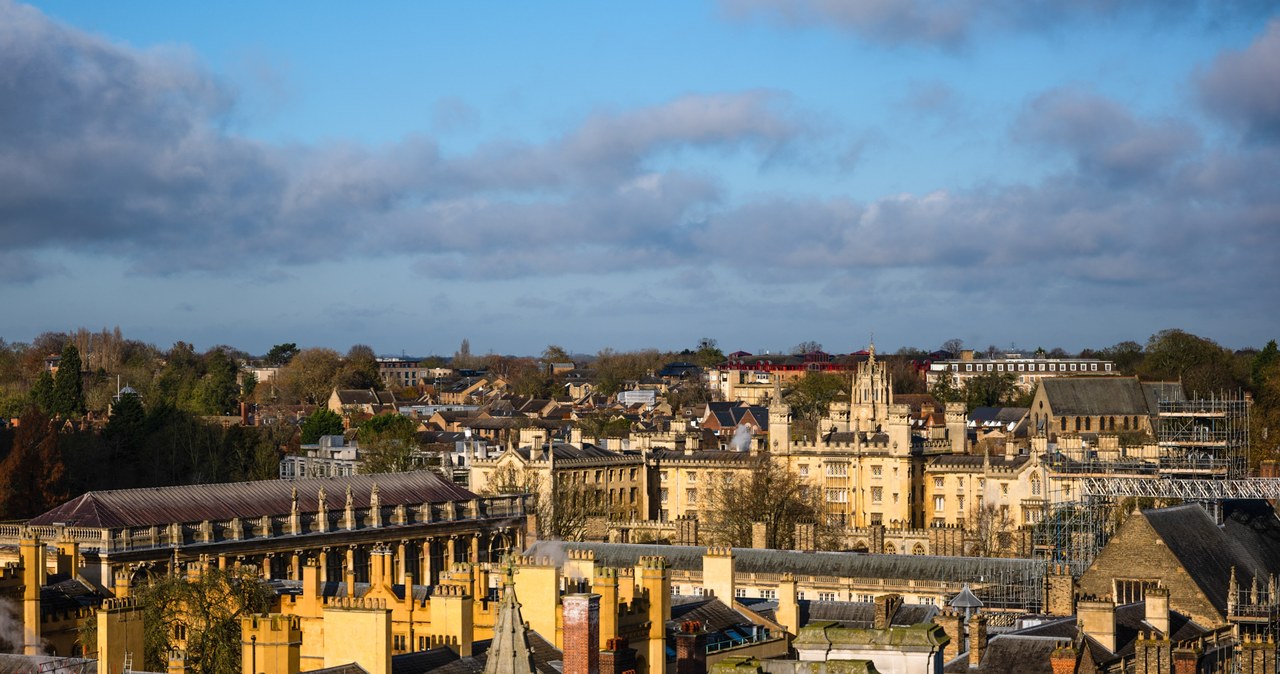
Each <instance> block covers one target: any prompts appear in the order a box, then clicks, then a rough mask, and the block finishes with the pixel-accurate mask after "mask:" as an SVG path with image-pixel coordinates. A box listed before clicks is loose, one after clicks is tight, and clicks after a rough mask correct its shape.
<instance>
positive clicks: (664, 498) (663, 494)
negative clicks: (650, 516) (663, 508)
mask: <svg viewBox="0 0 1280 674" xmlns="http://www.w3.org/2000/svg"><path fill="white" fill-rule="evenodd" d="M658 494H659V495H658V500H659V501H662V502H663V503H666V502H667V497H668V496H669V494H668V493H667V490H666V489H665V488H664V489H662V490H661V491H659V492H658Z"/></svg>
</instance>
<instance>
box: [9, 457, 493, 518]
mask: <svg viewBox="0 0 1280 674" xmlns="http://www.w3.org/2000/svg"><path fill="white" fill-rule="evenodd" d="M375 484H376V485H377V486H378V501H379V503H380V504H381V505H383V506H397V505H417V504H420V503H441V502H444V501H469V500H471V499H474V498H476V495H475V494H474V493H472V492H470V491H468V490H466V489H463V488H462V487H459V486H457V485H455V484H453V483H451V482H448V481H446V480H445V479H444V478H441V477H440V476H439V475H436V474H435V473H433V472H431V471H428V470H417V471H410V472H406V473H380V474H375V475H351V476H347V477H331V478H314V479H307V480H292V481H287V480H260V481H255V482H227V483H223V484H193V485H182V486H176V487H144V488H141V489H118V490H113V491H91V492H87V493H85V494H82V495H80V496H77V497H76V498H73V499H71V500H70V501H67V502H66V503H63V504H62V505H60V506H58V507H56V508H54V509H52V510H50V511H48V512H46V513H44V514H43V515H39V516H37V517H36V518H35V519H32V520H31V521H30V522H29V523H28V524H32V525H50V524H56V523H63V524H68V525H74V526H80V527H99V528H106V529H118V528H122V527H148V526H164V525H168V524H172V523H175V522H202V521H204V520H211V521H218V520H229V519H232V518H235V517H239V518H241V519H250V518H256V517H262V516H263V515H288V514H289V513H290V512H291V509H292V505H293V492H294V490H295V489H296V490H297V494H298V509H299V510H301V511H303V512H314V511H316V510H318V508H317V506H318V500H317V499H318V495H319V491H320V490H321V489H323V490H324V491H325V503H326V504H327V505H328V508H329V509H330V510H342V509H343V508H345V507H346V502H347V497H346V490H347V488H348V487H350V488H351V497H352V505H353V506H354V507H355V508H368V507H369V502H370V494H371V492H372V490H373V487H374V485H375Z"/></svg>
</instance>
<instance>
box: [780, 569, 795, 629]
mask: <svg viewBox="0 0 1280 674" xmlns="http://www.w3.org/2000/svg"><path fill="white" fill-rule="evenodd" d="M798 594H799V593H798V592H797V591H796V577H795V575H793V574H791V573H784V574H782V578H781V579H780V580H779V581H778V610H777V612H776V614H775V617H776V618H777V620H778V624H779V625H782V626H783V628H785V629H786V630H787V631H788V632H790V633H792V634H799V633H800V602H799V601H797V595H798Z"/></svg>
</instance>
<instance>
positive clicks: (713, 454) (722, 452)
mask: <svg viewBox="0 0 1280 674" xmlns="http://www.w3.org/2000/svg"><path fill="white" fill-rule="evenodd" d="M649 456H650V458H652V459H655V460H657V461H659V462H662V461H723V462H727V463H751V462H752V461H754V460H755V459H756V458H757V457H756V456H754V455H752V454H751V452H739V451H737V450H732V449H699V450H694V451H692V452H689V453H687V454H686V453H685V452H684V451H681V450H678V449H654V450H651V451H650V453H649Z"/></svg>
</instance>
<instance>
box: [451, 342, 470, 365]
mask: <svg viewBox="0 0 1280 674" xmlns="http://www.w3.org/2000/svg"><path fill="white" fill-rule="evenodd" d="M473 365H475V358H474V357H473V356H472V355H471V340H469V339H467V338H465V337H464V338H463V339H462V343H461V344H459V345H458V350H457V351H456V352H454V354H453V367H454V368H458V369H464V368H469V367H471V366H473Z"/></svg>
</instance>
